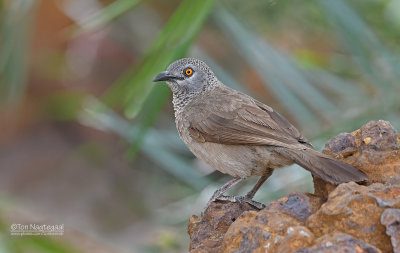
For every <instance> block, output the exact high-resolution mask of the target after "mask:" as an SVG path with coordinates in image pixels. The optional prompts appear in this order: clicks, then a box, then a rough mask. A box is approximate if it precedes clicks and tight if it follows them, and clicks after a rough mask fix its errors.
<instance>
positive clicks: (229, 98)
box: [154, 58, 368, 201]
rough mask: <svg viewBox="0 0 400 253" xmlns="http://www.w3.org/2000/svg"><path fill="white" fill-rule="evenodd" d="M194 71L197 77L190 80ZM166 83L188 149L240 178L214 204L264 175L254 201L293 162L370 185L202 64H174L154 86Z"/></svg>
mask: <svg viewBox="0 0 400 253" xmlns="http://www.w3.org/2000/svg"><path fill="white" fill-rule="evenodd" d="M189 68H190V69H191V71H189V73H192V72H193V73H192V74H191V75H190V76H186V74H185V73H188V72H185V71H186V70H187V69H189ZM161 80H165V81H167V84H168V85H169V86H170V87H171V89H172V91H173V96H174V98H173V103H174V109H175V117H176V125H177V129H178V132H179V135H180V137H181V138H182V140H183V141H184V142H185V144H186V145H187V146H188V148H189V149H190V150H191V151H192V152H193V153H194V154H195V155H196V156H197V157H198V158H199V159H202V160H204V161H205V162H206V163H208V164H209V165H210V166H212V167H214V168H215V169H217V170H219V171H221V172H223V173H227V174H230V175H232V176H234V177H235V178H234V179H233V180H231V181H230V182H229V183H228V184H226V185H224V186H223V187H221V189H219V190H218V191H217V192H216V193H215V194H214V195H213V197H212V199H211V200H210V201H212V200H215V199H217V198H221V196H222V194H223V193H224V192H225V191H226V190H227V189H228V188H229V187H231V186H232V185H234V184H236V183H237V182H238V181H240V180H241V179H242V178H247V177H250V176H261V179H260V180H259V182H258V183H257V185H256V186H255V187H254V188H253V190H252V191H251V192H249V193H248V194H247V195H246V197H247V198H246V201H251V198H252V197H253V196H254V194H255V192H256V191H257V190H258V188H259V187H260V186H261V184H262V183H263V182H264V181H265V180H266V179H267V178H268V177H269V176H270V175H271V174H272V171H273V169H274V168H277V167H282V166H284V165H289V164H292V163H297V164H298V165H300V166H302V167H303V168H305V169H307V170H309V171H310V172H311V173H312V174H313V175H315V176H317V177H320V178H322V179H323V180H325V181H327V182H330V183H333V184H339V183H343V182H349V181H356V182H360V181H366V180H368V177H367V176H366V175H365V174H364V173H363V172H362V171H360V170H358V169H356V168H354V167H353V166H351V165H348V164H345V163H343V162H340V161H338V160H335V159H334V158H332V157H330V156H327V155H324V154H322V153H320V152H317V151H315V150H314V149H313V148H312V145H311V144H310V143H309V142H308V140H307V139H306V138H305V137H304V136H303V135H302V134H301V133H300V132H299V131H298V130H297V129H296V128H295V127H294V126H293V125H292V124H290V122H289V121H288V120H286V119H285V118H284V117H283V116H282V115H280V114H279V113H278V112H276V111H274V110H273V109H272V108H271V107H269V106H267V105H265V104H263V103H261V102H259V101H257V100H255V99H254V98H252V97H250V96H248V95H246V94H243V93H240V92H238V91H236V90H233V89H231V88H229V87H227V86H225V85H224V84H222V83H221V82H220V81H219V80H218V79H217V78H216V77H215V75H214V73H213V72H212V71H211V70H210V69H209V68H208V67H207V65H205V63H203V62H201V61H199V60H196V59H193V58H185V59H181V60H178V61H176V62H174V63H173V64H171V65H170V67H168V70H167V71H166V72H163V73H160V74H159V75H158V76H157V77H156V78H155V80H154V81H161ZM224 187H225V188H226V189H225V188H224ZM224 198H226V197H224Z"/></svg>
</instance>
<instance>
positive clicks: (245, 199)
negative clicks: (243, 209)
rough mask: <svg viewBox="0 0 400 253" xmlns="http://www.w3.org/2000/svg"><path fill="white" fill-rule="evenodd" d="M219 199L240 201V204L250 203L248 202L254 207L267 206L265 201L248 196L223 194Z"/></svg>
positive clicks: (261, 207)
mask: <svg viewBox="0 0 400 253" xmlns="http://www.w3.org/2000/svg"><path fill="white" fill-rule="evenodd" d="M217 200H221V201H230V202H238V203H240V204H243V203H248V204H250V205H252V206H253V207H255V208H257V209H260V210H261V209H263V208H265V205H264V204H263V203H260V202H257V201H254V200H252V199H251V198H249V197H247V196H225V195H222V196H220V197H218V198H217Z"/></svg>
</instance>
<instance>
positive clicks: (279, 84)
mask: <svg viewBox="0 0 400 253" xmlns="http://www.w3.org/2000/svg"><path fill="white" fill-rule="evenodd" d="M213 17H214V19H215V20H216V22H217V24H218V25H219V26H220V27H221V30H222V31H224V32H226V33H227V34H228V36H230V37H231V38H232V41H233V42H234V43H236V45H237V46H238V48H239V49H240V51H241V52H242V53H243V56H244V57H245V58H246V59H247V61H248V63H249V64H251V65H252V67H253V68H254V69H255V71H256V72H257V73H258V74H259V75H260V77H261V78H262V79H263V81H264V83H266V84H268V88H269V89H270V90H271V91H272V92H273V93H274V95H275V96H276V97H277V99H278V100H279V101H281V103H282V105H283V106H285V108H286V109H287V111H288V112H289V113H290V114H291V115H292V117H293V118H294V119H295V120H296V121H297V122H298V123H300V124H302V125H306V124H308V123H309V122H315V121H316V119H317V118H316V116H315V115H314V114H313V113H312V112H311V111H310V110H309V108H307V106H306V105H305V104H304V103H303V102H302V101H301V100H300V99H299V98H298V97H297V96H296V95H295V94H294V92H293V90H291V89H289V88H287V87H286V86H284V85H283V83H285V82H286V81H285V80H284V76H285V73H283V72H282V70H279V69H276V66H275V62H274V60H275V58H274V56H273V55H270V52H269V51H267V50H265V49H266V48H265V47H263V46H262V45H261V42H260V40H261V39H260V38H258V37H256V36H255V35H254V34H253V33H251V32H250V31H249V29H248V28H245V27H244V26H243V25H242V24H240V23H239V22H238V20H237V19H236V18H235V17H234V16H232V15H231V14H230V13H229V12H228V11H226V10H224V9H222V8H219V9H218V11H217V12H216V13H215V15H214V16H213Z"/></svg>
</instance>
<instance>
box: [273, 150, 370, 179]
mask: <svg viewBox="0 0 400 253" xmlns="http://www.w3.org/2000/svg"><path fill="white" fill-rule="evenodd" d="M278 152H279V153H281V154H282V155H284V156H285V157H288V158H291V159H292V160H293V161H294V162H295V163H297V164H298V165H300V166H301V167H303V168H305V169H307V170H309V171H310V172H311V173H312V174H313V175H315V176H317V177H319V178H321V179H323V180H325V181H327V182H329V183H332V184H340V183H345V182H350V181H354V182H364V181H368V180H369V178H368V176H367V175H366V174H365V173H364V172H362V171H361V170H359V169H357V168H355V167H353V166H351V165H349V164H346V163H344V162H341V161H339V160H336V159H334V158H332V157H329V156H327V155H325V154H322V153H320V152H318V151H316V150H313V149H306V150H295V151H293V150H289V149H286V148H285V149H282V150H279V151H278Z"/></svg>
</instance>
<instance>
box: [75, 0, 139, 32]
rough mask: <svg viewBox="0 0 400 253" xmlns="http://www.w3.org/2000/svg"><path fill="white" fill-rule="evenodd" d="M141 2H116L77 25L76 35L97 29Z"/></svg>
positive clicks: (124, 0) (121, 0)
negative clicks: (78, 28) (78, 27)
mask: <svg viewBox="0 0 400 253" xmlns="http://www.w3.org/2000/svg"><path fill="white" fill-rule="evenodd" d="M140 2H141V0H116V1H114V2H112V3H111V4H109V5H107V6H106V7H104V8H103V9H101V10H100V11H98V12H96V13H93V14H92V15H89V16H88V17H86V18H85V19H84V20H83V21H82V22H81V23H80V24H79V25H80V30H78V33H82V32H87V31H91V30H95V29H98V28H100V27H103V26H104V25H106V24H108V23H110V22H111V21H112V20H114V19H115V18H117V17H119V16H121V15H122V14H124V13H125V12H127V11H129V10H131V9H132V8H134V7H135V6H136V5H137V4H139V3H140Z"/></svg>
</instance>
